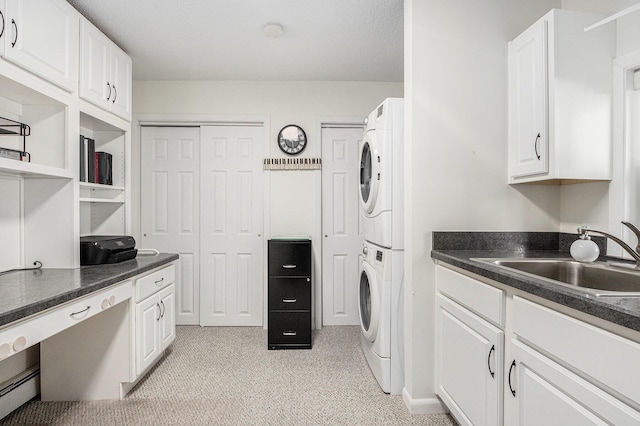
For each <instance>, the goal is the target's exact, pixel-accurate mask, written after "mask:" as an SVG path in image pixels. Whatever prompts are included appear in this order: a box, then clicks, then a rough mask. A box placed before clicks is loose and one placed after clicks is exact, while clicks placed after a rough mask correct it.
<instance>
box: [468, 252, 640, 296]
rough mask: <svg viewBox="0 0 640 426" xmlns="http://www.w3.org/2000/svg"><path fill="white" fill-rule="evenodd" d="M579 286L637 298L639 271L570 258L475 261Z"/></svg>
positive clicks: (595, 293)
mask: <svg viewBox="0 0 640 426" xmlns="http://www.w3.org/2000/svg"><path fill="white" fill-rule="evenodd" d="M475 260H479V261H482V262H486V263H490V264H493V265H496V266H500V267H503V268H510V269H515V270H517V271H520V272H523V273H525V274H528V275H533V276H536V277H539V278H545V279H548V280H553V281H556V282H558V283H560V284H563V285H569V286H572V287H574V288H575V287H578V288H580V289H581V290H584V291H586V292H587V293H588V294H589V295H592V296H596V297H606V296H609V297H628V296H634V297H640V270H638V269H632V267H631V268H626V267H619V266H612V265H611V264H608V263H604V262H593V263H582V262H577V261H575V260H573V259H522V258H518V259H513V258H506V259H475Z"/></svg>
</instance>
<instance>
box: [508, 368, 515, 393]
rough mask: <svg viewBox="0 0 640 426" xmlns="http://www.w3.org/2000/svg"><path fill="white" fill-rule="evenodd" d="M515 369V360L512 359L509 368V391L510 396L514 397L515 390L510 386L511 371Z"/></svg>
mask: <svg viewBox="0 0 640 426" xmlns="http://www.w3.org/2000/svg"><path fill="white" fill-rule="evenodd" d="M514 368H516V360H515V359H514V360H513V362H512V363H511V367H509V390H510V391H511V395H513V396H514V397H515V396H516V391H515V389H514V388H513V387H512V386H511V371H512V370H513V369H514Z"/></svg>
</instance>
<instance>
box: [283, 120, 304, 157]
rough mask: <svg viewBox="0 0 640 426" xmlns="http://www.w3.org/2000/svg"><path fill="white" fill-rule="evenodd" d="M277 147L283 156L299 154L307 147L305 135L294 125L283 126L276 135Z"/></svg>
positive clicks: (300, 128)
mask: <svg viewBox="0 0 640 426" xmlns="http://www.w3.org/2000/svg"><path fill="white" fill-rule="evenodd" d="M278 146H279V147H280V149H281V150H282V152H284V153H285V154H288V155H296V154H300V153H301V152H302V150H304V148H305V147H306V146H307V134H306V133H305V132H304V130H302V127H300V126H296V125H295V124H289V125H288V126H284V127H283V128H282V130H280V133H278Z"/></svg>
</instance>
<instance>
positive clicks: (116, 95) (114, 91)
mask: <svg viewBox="0 0 640 426" xmlns="http://www.w3.org/2000/svg"><path fill="white" fill-rule="evenodd" d="M111 87H113V100H112V101H111V102H113V103H114V104H115V103H116V98H117V97H118V90H117V89H116V85H115V84H114V85H113V86H111Z"/></svg>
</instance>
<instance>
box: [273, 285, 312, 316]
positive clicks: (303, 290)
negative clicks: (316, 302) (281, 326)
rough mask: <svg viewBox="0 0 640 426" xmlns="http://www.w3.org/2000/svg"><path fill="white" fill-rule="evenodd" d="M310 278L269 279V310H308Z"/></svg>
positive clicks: (309, 303)
mask: <svg viewBox="0 0 640 426" xmlns="http://www.w3.org/2000/svg"><path fill="white" fill-rule="evenodd" d="M310 309H311V279H310V278H269V310H270V311H283V310H310Z"/></svg>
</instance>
